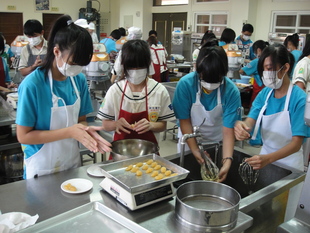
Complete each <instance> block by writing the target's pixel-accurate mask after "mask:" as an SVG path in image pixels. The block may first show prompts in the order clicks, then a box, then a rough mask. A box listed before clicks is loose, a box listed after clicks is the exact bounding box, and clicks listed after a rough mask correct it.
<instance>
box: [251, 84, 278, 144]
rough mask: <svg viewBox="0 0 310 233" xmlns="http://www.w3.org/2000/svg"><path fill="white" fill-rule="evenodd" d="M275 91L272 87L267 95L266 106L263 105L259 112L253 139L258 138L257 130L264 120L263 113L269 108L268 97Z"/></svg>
mask: <svg viewBox="0 0 310 233" xmlns="http://www.w3.org/2000/svg"><path fill="white" fill-rule="evenodd" d="M272 92H273V89H271V90H270V91H269V93H268V95H267V97H266V100H265V104H264V106H263V107H262V109H261V110H260V112H259V114H258V118H257V120H256V123H255V127H254V132H253V135H252V138H251V139H252V140H255V139H256V136H257V132H258V129H259V126H260V123H261V121H262V118H263V115H264V112H265V110H266V108H267V104H268V99H269V97H270V95H271V94H272Z"/></svg>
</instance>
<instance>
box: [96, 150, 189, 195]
mask: <svg viewBox="0 0 310 233" xmlns="http://www.w3.org/2000/svg"><path fill="white" fill-rule="evenodd" d="M149 159H153V160H154V162H157V163H158V164H159V165H161V166H165V167H166V168H167V169H169V170H171V171H172V172H174V173H177V175H176V176H173V177H168V178H165V179H162V180H155V179H154V177H151V176H150V175H148V174H143V175H142V176H136V174H135V173H132V172H130V171H125V169H126V167H128V166H129V165H131V164H136V163H139V162H146V161H147V160H149ZM100 167H101V168H102V169H103V173H104V175H105V177H108V178H109V179H111V180H112V181H114V182H115V183H117V184H118V185H120V186H121V187H123V188H124V189H125V190H127V191H128V192H131V193H137V192H140V191H144V190H147V189H151V188H155V187H157V186H160V185H164V184H171V183H172V182H175V181H178V180H182V179H185V178H186V176H187V175H188V173H189V171H188V170H186V169H184V168H182V167H180V166H178V165H176V164H174V163H172V162H170V161H168V160H167V159H164V158H162V157H160V156H158V155H156V154H153V155H146V156H141V157H137V158H133V159H126V160H122V161H119V162H114V163H110V164H104V165H102V166H100Z"/></svg>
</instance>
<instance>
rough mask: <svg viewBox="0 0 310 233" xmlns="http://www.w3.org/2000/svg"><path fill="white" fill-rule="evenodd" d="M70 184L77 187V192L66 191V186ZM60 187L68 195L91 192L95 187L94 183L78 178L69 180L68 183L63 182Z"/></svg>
mask: <svg viewBox="0 0 310 233" xmlns="http://www.w3.org/2000/svg"><path fill="white" fill-rule="evenodd" d="M69 183H70V184H71V185H72V186H74V187H76V189H77V191H70V190H67V189H65V187H64V186H65V185H67V184H69ZM60 187H61V189H62V191H64V192H66V193H72V194H78V193H85V192H87V191H89V190H91V189H92V187H93V183H92V182H91V181H90V180H87V179H80V178H76V179H71V180H67V181H65V182H63V183H62V184H61V186H60Z"/></svg>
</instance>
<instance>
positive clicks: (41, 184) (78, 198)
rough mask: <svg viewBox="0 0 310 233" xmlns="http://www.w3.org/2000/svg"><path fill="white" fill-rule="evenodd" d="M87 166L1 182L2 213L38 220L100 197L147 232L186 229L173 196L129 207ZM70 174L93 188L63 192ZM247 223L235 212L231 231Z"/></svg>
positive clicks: (243, 226)
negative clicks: (234, 224) (64, 183)
mask: <svg viewBox="0 0 310 233" xmlns="http://www.w3.org/2000/svg"><path fill="white" fill-rule="evenodd" d="M89 166H91V165H89ZM87 168H88V166H83V167H79V168H76V169H71V170H68V171H64V172H60V173H56V174H52V175H46V176H42V177H38V178H33V179H29V180H22V181H17V182H13V183H9V184H5V185H1V186H0V210H1V211H2V213H7V212H14V211H15V212H24V213H28V214H30V215H35V214H38V215H39V219H38V221H37V222H41V221H44V220H48V219H49V218H52V217H54V216H57V215H59V214H61V213H64V212H67V211H70V210H72V209H74V208H77V207H79V206H82V205H84V204H87V203H90V202H95V201H100V202H102V203H103V204H104V205H105V206H107V207H108V208H111V209H112V210H114V211H116V212H118V213H120V214H121V215H123V216H124V217H126V218H128V219H130V220H132V221H134V222H136V223H138V224H139V225H141V226H142V227H144V228H146V229H148V230H150V231H151V232H181V231H182V232H186V231H184V230H185V229H184V227H182V226H181V225H180V223H178V221H177V220H176V218H175V214H174V205H175V199H174V198H170V199H168V200H165V201H162V202H159V203H156V204H153V205H150V206H147V207H144V208H142V209H138V210H135V211H131V210H129V209H127V208H126V207H124V206H123V205H122V204H120V203H119V202H118V201H117V200H116V199H114V198H113V197H111V196H110V195H109V194H108V193H106V192H105V191H103V190H102V188H101V187H100V186H99V183H100V182H101V181H102V179H103V178H97V177H92V176H90V175H88V174H87ZM72 178H85V179H88V180H90V181H92V182H93V188H92V189H91V190H90V191H88V192H86V193H83V194H76V195H72V194H67V193H65V192H63V191H62V190H61V188H60V185H61V184H62V183H63V182H64V181H66V180H68V179H72ZM251 224H252V218H251V217H249V216H248V215H246V214H244V213H242V212H239V216H238V222H237V226H236V227H235V228H234V229H232V231H231V232H241V231H242V230H241V229H243V230H244V229H247V228H248V227H250V226H251ZM158 226H160V228H159V227H158ZM190 231H191V230H189V231H188V232H190ZM191 232H192V231H191Z"/></svg>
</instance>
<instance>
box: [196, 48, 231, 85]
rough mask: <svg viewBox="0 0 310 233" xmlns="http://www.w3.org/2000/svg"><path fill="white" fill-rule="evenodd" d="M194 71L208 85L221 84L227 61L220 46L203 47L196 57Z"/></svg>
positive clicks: (226, 70)
mask: <svg viewBox="0 0 310 233" xmlns="http://www.w3.org/2000/svg"><path fill="white" fill-rule="evenodd" d="M196 65H197V68H196V71H197V73H198V74H199V75H200V78H201V79H202V80H204V81H206V82H208V83H218V82H222V80H223V78H224V76H226V74H227V72H228V59H227V55H226V52H225V50H224V49H223V48H222V47H221V46H211V47H203V48H202V49H201V50H200V52H199V55H198V58H197V62H196Z"/></svg>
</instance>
